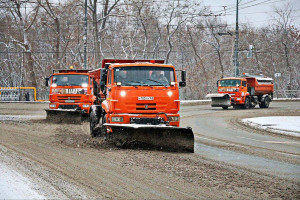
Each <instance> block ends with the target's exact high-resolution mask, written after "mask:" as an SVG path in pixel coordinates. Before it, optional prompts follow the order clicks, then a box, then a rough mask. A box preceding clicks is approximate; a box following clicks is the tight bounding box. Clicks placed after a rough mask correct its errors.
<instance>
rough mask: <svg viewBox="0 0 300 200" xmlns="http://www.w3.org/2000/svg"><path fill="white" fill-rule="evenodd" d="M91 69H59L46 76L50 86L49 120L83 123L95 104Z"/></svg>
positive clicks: (47, 83)
mask: <svg viewBox="0 0 300 200" xmlns="http://www.w3.org/2000/svg"><path fill="white" fill-rule="evenodd" d="M88 71H89V70H80V69H72V67H71V69H69V70H65V69H59V70H53V74H52V75H51V76H50V77H49V78H46V86H47V87H48V86H49V83H50V88H49V101H50V103H49V108H48V109H45V110H46V112H47V120H50V121H54V122H70V123H81V121H82V119H83V117H85V116H86V117H88V114H89V111H90V107H91V105H92V104H94V101H95V100H96V96H95V95H94V77H93V76H91V75H90V74H89V73H88Z"/></svg>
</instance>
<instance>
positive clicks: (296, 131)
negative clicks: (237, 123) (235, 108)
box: [242, 116, 300, 137]
mask: <svg viewBox="0 0 300 200" xmlns="http://www.w3.org/2000/svg"><path fill="white" fill-rule="evenodd" d="M242 122H243V123H246V124H248V125H250V126H252V127H255V128H259V129H264V130H268V131H271V132H275V133H280V134H285V135H292V136H295V137H300V116H270V117H255V118H246V119H243V120H242Z"/></svg>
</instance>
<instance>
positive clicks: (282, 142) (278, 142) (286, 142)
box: [236, 136, 300, 144]
mask: <svg viewBox="0 0 300 200" xmlns="http://www.w3.org/2000/svg"><path fill="white" fill-rule="evenodd" d="M236 137H238V138H243V139H248V140H253V141H257V142H264V143H270V144H300V142H289V141H267V140H265V141H262V140H256V139H253V138H247V137H242V136H236Z"/></svg>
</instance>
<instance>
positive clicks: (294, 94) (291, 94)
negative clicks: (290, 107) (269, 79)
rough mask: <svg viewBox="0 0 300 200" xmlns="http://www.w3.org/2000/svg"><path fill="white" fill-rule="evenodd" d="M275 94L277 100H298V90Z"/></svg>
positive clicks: (299, 93)
mask: <svg viewBox="0 0 300 200" xmlns="http://www.w3.org/2000/svg"><path fill="white" fill-rule="evenodd" d="M275 94H276V97H277V98H291V99H293V98H300V90H277V91H275Z"/></svg>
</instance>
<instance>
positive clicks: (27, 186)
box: [0, 163, 45, 199]
mask: <svg viewBox="0 0 300 200" xmlns="http://www.w3.org/2000/svg"><path fill="white" fill-rule="evenodd" d="M0 199H45V197H43V196H41V195H39V194H38V193H37V192H36V191H35V190H34V189H33V184H32V183H31V182H30V180H28V179H27V178H26V177H24V176H22V175H21V174H19V173H18V172H16V171H14V170H12V169H10V168H8V167H7V166H6V165H4V164H3V163H0Z"/></svg>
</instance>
